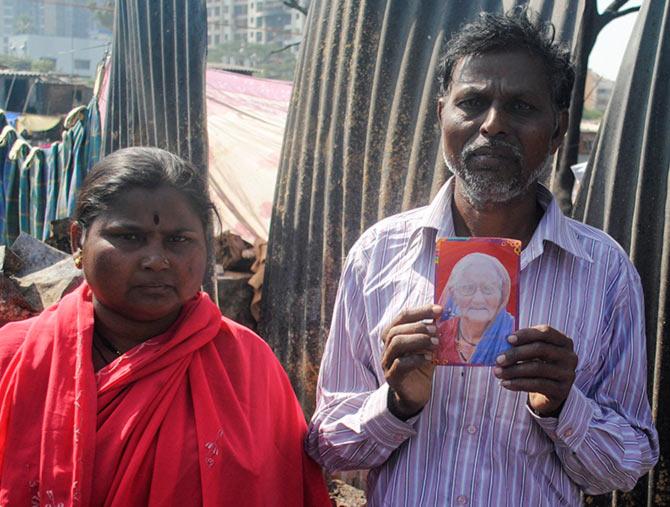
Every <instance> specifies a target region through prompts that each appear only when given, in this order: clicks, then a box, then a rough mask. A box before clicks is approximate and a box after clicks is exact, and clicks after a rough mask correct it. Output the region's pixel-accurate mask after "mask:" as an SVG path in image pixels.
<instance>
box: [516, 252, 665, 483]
mask: <svg viewBox="0 0 670 507" xmlns="http://www.w3.org/2000/svg"><path fill="white" fill-rule="evenodd" d="M622 264H623V265H622V266H621V270H622V274H623V276H620V277H619V282H618V284H616V285H615V286H614V291H615V294H614V305H613V307H612V312H611V314H610V315H611V317H610V318H609V320H608V321H606V323H605V325H604V329H603V330H602V336H601V340H602V342H603V343H604V344H606V347H604V349H605V350H604V352H603V354H604V359H603V362H602V364H601V367H600V370H599V371H597V372H595V374H594V381H593V382H592V383H591V386H590V388H589V389H588V390H586V392H583V391H582V390H581V389H580V388H578V387H577V386H576V385H574V384H573V386H572V389H571V390H570V393H569V395H568V397H567V399H566V401H565V404H564V406H563V409H562V410H561V413H560V415H559V417H558V418H553V417H539V416H537V415H535V414H534V413H533V412H532V411H531V410H530V409H529V412H530V413H531V416H532V417H533V418H534V419H535V421H536V422H537V423H538V424H539V425H540V426H541V427H542V428H543V429H544V431H545V433H546V434H547V435H548V436H549V438H551V440H552V441H553V442H554V446H555V450H556V454H557V455H558V457H559V459H560V460H561V462H562V464H563V468H564V470H565V472H566V473H567V474H568V475H569V476H570V478H571V479H572V480H573V481H575V482H576V483H577V484H579V485H580V486H581V487H582V489H583V490H584V491H585V492H586V493H588V494H592V495H598V494H602V493H606V492H609V491H612V490H615V489H619V490H624V491H629V490H631V489H632V488H633V487H634V486H635V484H636V482H637V480H638V479H639V478H640V477H641V476H642V475H643V474H645V473H646V472H647V471H649V470H650V469H651V468H652V467H653V466H654V465H655V464H656V461H658V454H659V449H658V434H657V432H656V429H655V428H654V425H653V423H652V418H651V410H650V408H649V402H648V400H647V391H646V385H647V360H646V347H645V343H646V342H645V332H644V305H643V297H642V287H641V284H640V279H639V276H638V274H637V272H635V269H634V268H633V267H632V265H630V263H629V262H628V261H627V260H624V261H623V262H622Z"/></svg>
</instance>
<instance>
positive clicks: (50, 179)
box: [42, 143, 61, 241]
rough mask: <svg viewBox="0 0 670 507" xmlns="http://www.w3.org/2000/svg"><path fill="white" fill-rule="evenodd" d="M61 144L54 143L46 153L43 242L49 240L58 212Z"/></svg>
mask: <svg viewBox="0 0 670 507" xmlns="http://www.w3.org/2000/svg"><path fill="white" fill-rule="evenodd" d="M59 146H60V143H54V144H52V145H51V147H50V148H49V149H48V150H47V151H46V165H47V167H46V177H47V181H46V186H47V190H46V205H45V208H44V227H43V230H42V241H46V240H47V239H48V238H49V233H50V232H51V222H52V221H53V220H56V212H57V210H58V189H59V188H60V172H61V171H60V166H59V160H60V159H59V158H58V148H59Z"/></svg>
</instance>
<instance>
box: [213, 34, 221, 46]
mask: <svg viewBox="0 0 670 507" xmlns="http://www.w3.org/2000/svg"><path fill="white" fill-rule="evenodd" d="M220 42H221V36H220V35H215V36H214V44H219V43H220Z"/></svg>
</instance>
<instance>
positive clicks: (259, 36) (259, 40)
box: [256, 32, 263, 42]
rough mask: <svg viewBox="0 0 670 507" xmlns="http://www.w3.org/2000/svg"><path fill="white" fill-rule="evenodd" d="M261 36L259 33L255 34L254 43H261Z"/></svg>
mask: <svg viewBox="0 0 670 507" xmlns="http://www.w3.org/2000/svg"><path fill="white" fill-rule="evenodd" d="M262 38H263V34H262V33H261V32H256V42H261V40H262Z"/></svg>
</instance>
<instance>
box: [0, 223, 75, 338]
mask: <svg viewBox="0 0 670 507" xmlns="http://www.w3.org/2000/svg"><path fill="white" fill-rule="evenodd" d="M0 266H2V273H1V274H0V326H2V325H4V324H6V323H7V322H12V321H16V320H23V319H27V318H29V317H32V316H34V315H37V314H38V313H40V312H41V311H42V310H43V309H44V308H47V307H49V306H51V305H52V304H54V303H56V302H58V301H59V300H60V299H61V298H62V297H63V296H64V295H65V294H67V293H68V292H71V291H72V290H74V289H75V288H76V287H77V286H78V285H79V284H80V283H81V282H82V281H83V275H82V272H81V271H80V270H79V269H77V268H76V267H75V265H74V262H73V260H72V257H71V256H69V255H68V254H66V253H64V252H61V251H59V250H56V249H55V248H51V247H50V246H48V245H46V244H45V243H42V242H41V241H39V240H37V239H35V238H33V237H31V236H28V235H27V234H23V233H22V234H21V235H20V236H19V237H18V238H17V239H16V241H15V242H14V244H13V245H12V246H11V247H10V248H8V247H5V246H3V247H0Z"/></svg>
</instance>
